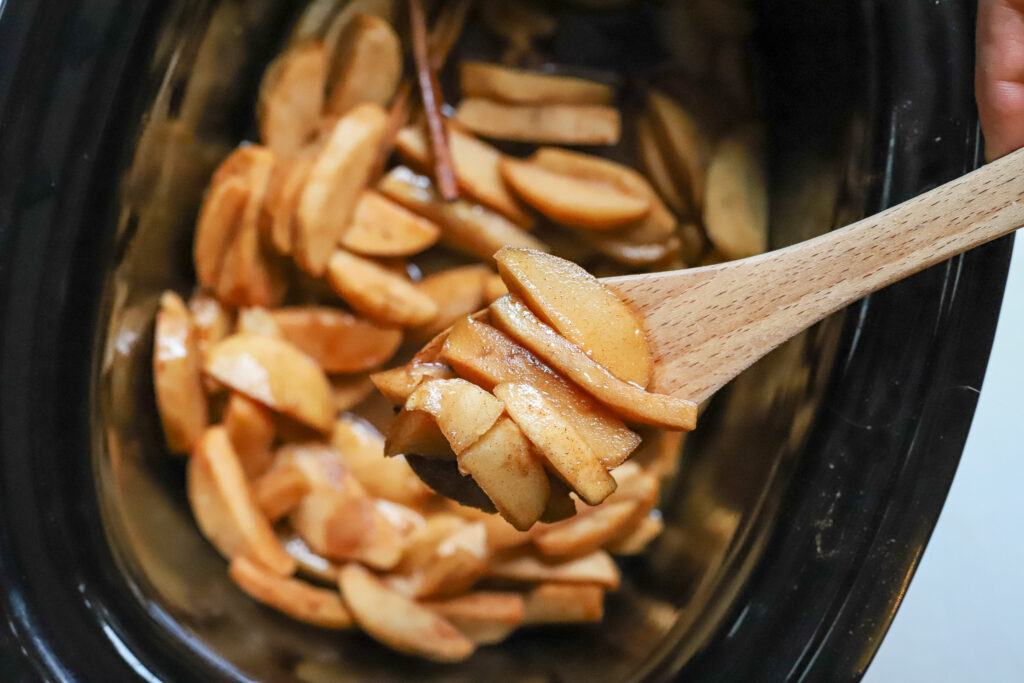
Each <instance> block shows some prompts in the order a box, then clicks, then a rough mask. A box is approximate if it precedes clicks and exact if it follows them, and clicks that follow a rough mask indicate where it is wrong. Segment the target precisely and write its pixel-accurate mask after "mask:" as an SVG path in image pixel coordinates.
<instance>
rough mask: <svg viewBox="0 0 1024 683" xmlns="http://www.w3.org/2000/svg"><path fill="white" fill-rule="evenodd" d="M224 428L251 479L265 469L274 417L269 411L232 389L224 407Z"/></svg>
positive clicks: (271, 439)
mask: <svg viewBox="0 0 1024 683" xmlns="http://www.w3.org/2000/svg"><path fill="white" fill-rule="evenodd" d="M223 422H224V428H225V429H226V430H227V432H228V438H229V439H231V446H232V447H233V448H234V449H235V453H236V454H237V455H238V461H239V462H240V463H241V465H242V469H243V470H245V476H247V477H248V478H250V479H253V478H255V477H258V476H260V475H261V474H263V473H264V472H266V471H267V470H268V469H269V468H270V465H271V463H272V461H273V456H272V455H271V452H270V447H271V446H272V445H273V443H274V420H273V418H272V417H271V415H270V411H269V410H267V409H266V408H265V407H264V406H261V405H260V404H259V403H256V402H255V401H253V400H252V399H250V398H248V397H246V396H245V395H244V394H240V393H238V392H232V393H231V398H229V399H228V405H227V407H226V408H225V409H224V420H223Z"/></svg>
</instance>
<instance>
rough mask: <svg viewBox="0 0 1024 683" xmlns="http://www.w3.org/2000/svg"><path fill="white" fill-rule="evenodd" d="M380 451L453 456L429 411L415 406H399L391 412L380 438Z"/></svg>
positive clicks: (429, 455)
mask: <svg viewBox="0 0 1024 683" xmlns="http://www.w3.org/2000/svg"><path fill="white" fill-rule="evenodd" d="M384 455H385V456H387V457H389V458H393V457H395V456H398V455H418V456H420V457H421V458H430V459H434V460H454V459H455V453H454V452H453V451H452V447H451V445H450V444H449V443H448V439H446V438H445V436H444V434H443V433H442V432H441V429H440V428H439V427H438V426H437V421H436V420H435V419H434V417H433V415H429V414H427V413H423V412H420V411H418V410H403V411H402V412H400V413H398V415H395V419H394V420H393V421H392V422H391V427H390V428H389V429H388V434H387V438H386V439H385V440H384Z"/></svg>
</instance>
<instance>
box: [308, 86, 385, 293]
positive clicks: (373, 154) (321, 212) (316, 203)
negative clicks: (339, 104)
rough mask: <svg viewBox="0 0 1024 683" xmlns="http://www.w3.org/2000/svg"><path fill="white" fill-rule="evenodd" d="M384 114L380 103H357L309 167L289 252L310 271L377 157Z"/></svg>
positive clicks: (323, 259) (343, 223)
mask: <svg viewBox="0 0 1024 683" xmlns="http://www.w3.org/2000/svg"><path fill="white" fill-rule="evenodd" d="M387 118H388V117H387V114H386V113H385V111H384V110H383V109H382V108H381V107H380V105H377V104H360V105H357V106H356V107H354V108H353V109H352V110H351V111H349V112H348V113H347V114H345V115H344V116H342V117H341V119H339V120H338V123H337V124H336V125H335V126H334V128H333V129H332V130H331V132H330V135H329V137H328V139H327V142H326V143H325V144H324V147H323V149H322V150H321V152H320V155H319V156H318V157H317V160H316V162H315V163H314V164H313V167H312V169H310V172H309V176H308V177H307V178H306V183H305V186H304V187H303V190H302V195H301V197H300V198H299V203H298V207H297V210H296V211H297V218H298V221H297V223H296V230H295V234H294V235H293V240H292V241H293V244H292V253H293V254H294V256H295V261H296V263H298V264H299V266H300V267H301V268H302V269H303V270H305V271H307V272H309V273H310V274H312V275H322V274H323V272H324V269H325V268H326V267H327V260H328V259H329V258H330V256H331V253H332V249H333V247H334V246H335V245H336V244H337V243H338V241H339V240H340V239H341V237H342V235H343V234H344V233H345V229H346V228H347V227H348V225H349V221H350V220H351V218H352V213H353V211H355V206H356V201H357V199H358V197H359V193H360V192H361V191H362V189H363V187H364V186H365V185H366V182H367V180H369V174H370V171H371V170H372V168H373V164H374V162H375V161H376V159H377V153H378V150H379V149H380V147H381V143H382V142H383V138H384V133H385V130H386V128H387Z"/></svg>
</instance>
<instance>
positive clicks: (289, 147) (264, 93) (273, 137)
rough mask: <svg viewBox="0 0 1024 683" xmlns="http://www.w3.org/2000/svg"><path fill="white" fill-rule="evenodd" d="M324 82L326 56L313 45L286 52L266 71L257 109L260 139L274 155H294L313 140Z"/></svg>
mask: <svg viewBox="0 0 1024 683" xmlns="http://www.w3.org/2000/svg"><path fill="white" fill-rule="evenodd" d="M326 78H327V53H326V51H325V50H324V46H323V44H322V43H319V42H315V41H314V42H309V43H305V44H304V45H300V46H297V47H294V48H292V49H289V50H287V51H286V52H284V53H283V54H282V55H281V56H280V57H278V58H277V59H275V60H274V61H273V62H271V63H270V66H269V67H267V70H266V72H265V73H264V76H263V82H262V83H261V84H260V94H259V102H258V104H257V108H256V109H257V118H258V119H259V125H260V139H261V140H263V142H264V143H265V144H266V145H267V146H268V147H270V149H272V150H273V151H274V153H275V154H280V155H284V156H290V155H293V154H296V153H297V152H298V151H299V150H301V149H302V148H303V147H305V146H306V145H307V144H308V143H309V142H311V141H312V140H313V139H314V138H315V137H316V135H317V133H318V132H319V129H320V115H321V113H322V112H323V108H324V81H325V79H326Z"/></svg>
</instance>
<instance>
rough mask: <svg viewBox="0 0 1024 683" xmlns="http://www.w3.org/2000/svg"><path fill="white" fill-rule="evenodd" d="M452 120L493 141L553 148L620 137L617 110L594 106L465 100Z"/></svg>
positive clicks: (608, 142) (612, 141)
mask: <svg viewBox="0 0 1024 683" xmlns="http://www.w3.org/2000/svg"><path fill="white" fill-rule="evenodd" d="M455 120H456V121H458V122H459V123H460V124H461V125H463V126H465V127H466V128H468V129H469V130H471V131H473V132H474V133H476V134H477V135H482V136H483V137H485V138H494V139H496V140H513V141H516V142H533V143H538V144H556V145H614V144H617V143H618V141H619V137H620V136H621V134H622V121H621V118H620V116H619V110H618V109H616V108H614V107H606V106H603V105H596V104H505V103H502V102H495V101H493V100H488V99H483V98H480V97H467V98H465V99H464V100H462V103H461V104H460V105H459V109H458V112H457V113H456V114H455Z"/></svg>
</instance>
